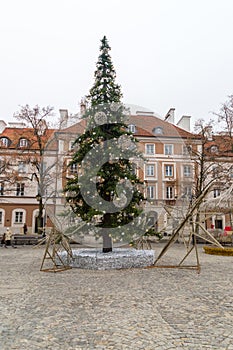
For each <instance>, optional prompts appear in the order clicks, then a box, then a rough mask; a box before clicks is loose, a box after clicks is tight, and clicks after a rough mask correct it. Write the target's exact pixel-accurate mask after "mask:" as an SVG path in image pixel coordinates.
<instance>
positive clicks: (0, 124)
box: [0, 120, 7, 133]
mask: <svg viewBox="0 0 233 350" xmlns="http://www.w3.org/2000/svg"><path fill="white" fill-rule="evenodd" d="M6 126H7V124H6V123H5V122H4V120H0V133H2V132H3V131H4V130H5V128H6Z"/></svg>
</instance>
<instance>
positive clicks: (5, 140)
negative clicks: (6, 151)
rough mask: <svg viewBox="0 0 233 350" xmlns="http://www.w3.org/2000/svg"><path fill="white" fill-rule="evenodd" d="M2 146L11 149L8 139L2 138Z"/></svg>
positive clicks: (0, 142) (0, 141)
mask: <svg viewBox="0 0 233 350" xmlns="http://www.w3.org/2000/svg"><path fill="white" fill-rule="evenodd" d="M0 145H1V146H3V147H9V146H10V140H9V139H8V138H7V137H1V139H0Z"/></svg>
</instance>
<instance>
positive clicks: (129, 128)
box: [128, 124, 136, 134]
mask: <svg viewBox="0 0 233 350" xmlns="http://www.w3.org/2000/svg"><path fill="white" fill-rule="evenodd" d="M128 131H129V132H132V134H134V133H135V132H136V126H135V125H134V124H130V125H128Z"/></svg>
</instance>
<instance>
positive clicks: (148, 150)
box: [146, 143, 155, 154]
mask: <svg viewBox="0 0 233 350" xmlns="http://www.w3.org/2000/svg"><path fill="white" fill-rule="evenodd" d="M146 154H155V145H153V144H152V143H149V144H147V145H146Z"/></svg>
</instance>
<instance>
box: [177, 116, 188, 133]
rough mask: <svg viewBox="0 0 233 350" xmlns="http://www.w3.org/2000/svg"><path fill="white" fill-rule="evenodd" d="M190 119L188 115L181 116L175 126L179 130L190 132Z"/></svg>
mask: <svg viewBox="0 0 233 350" xmlns="http://www.w3.org/2000/svg"><path fill="white" fill-rule="evenodd" d="M190 119H191V117H190V116H189V115H183V116H182V117H181V118H180V120H179V121H178V123H177V124H176V125H177V126H179V127H180V128H181V129H184V130H186V131H190Z"/></svg>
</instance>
